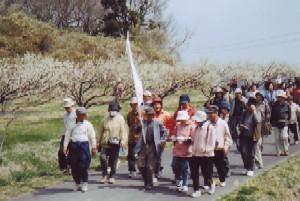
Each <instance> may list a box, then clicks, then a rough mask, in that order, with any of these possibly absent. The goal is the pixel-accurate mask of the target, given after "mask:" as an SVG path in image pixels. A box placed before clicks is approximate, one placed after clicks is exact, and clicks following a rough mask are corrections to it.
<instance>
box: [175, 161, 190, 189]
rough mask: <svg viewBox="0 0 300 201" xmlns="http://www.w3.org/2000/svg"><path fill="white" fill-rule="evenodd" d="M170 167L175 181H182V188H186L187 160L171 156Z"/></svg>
mask: <svg viewBox="0 0 300 201" xmlns="http://www.w3.org/2000/svg"><path fill="white" fill-rule="evenodd" d="M171 166H172V169H173V172H174V174H175V178H176V180H180V181H182V186H187V181H188V176H189V158H186V157H176V156H173V160H172V165H171Z"/></svg>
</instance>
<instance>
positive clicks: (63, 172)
mask: <svg viewBox="0 0 300 201" xmlns="http://www.w3.org/2000/svg"><path fill="white" fill-rule="evenodd" d="M61 173H62V174H63V175H70V170H69V169H65V170H62V171H61Z"/></svg>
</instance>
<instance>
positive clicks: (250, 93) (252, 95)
mask: <svg viewBox="0 0 300 201" xmlns="http://www.w3.org/2000/svg"><path fill="white" fill-rule="evenodd" d="M256 93H257V92H252V91H251V92H248V97H249V98H255V97H256Z"/></svg>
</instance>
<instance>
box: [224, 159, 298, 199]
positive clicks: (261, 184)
mask: <svg viewBox="0 0 300 201" xmlns="http://www.w3.org/2000/svg"><path fill="white" fill-rule="evenodd" d="M299 190H300V154H297V155H294V156H291V157H290V158H288V159H287V160H286V161H284V162H282V163H280V164H278V165H276V166H275V167H273V168H272V169H271V170H269V171H267V172H264V173H263V174H261V175H260V176H258V177H256V178H254V179H251V180H249V181H248V182H247V183H246V184H245V185H242V186H240V187H238V189H236V190H235V191H234V192H232V193H230V194H228V195H225V196H223V197H221V198H220V199H219V201H291V200H299Z"/></svg>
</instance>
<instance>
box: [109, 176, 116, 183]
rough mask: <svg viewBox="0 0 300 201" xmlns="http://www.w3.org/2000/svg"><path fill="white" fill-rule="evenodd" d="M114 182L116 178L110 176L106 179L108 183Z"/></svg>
mask: <svg viewBox="0 0 300 201" xmlns="http://www.w3.org/2000/svg"><path fill="white" fill-rule="evenodd" d="M115 182H116V180H115V179H114V178H112V177H111V178H109V179H108V183H109V184H114V183H115Z"/></svg>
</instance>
